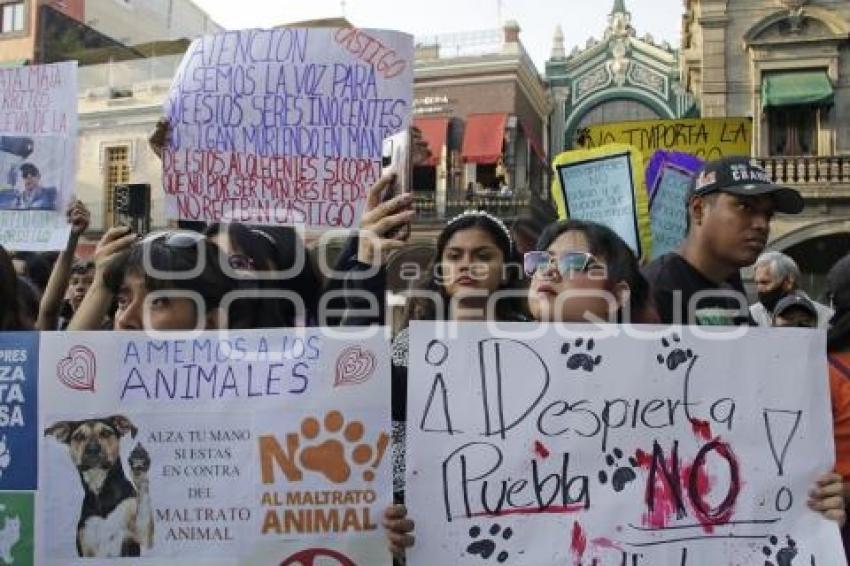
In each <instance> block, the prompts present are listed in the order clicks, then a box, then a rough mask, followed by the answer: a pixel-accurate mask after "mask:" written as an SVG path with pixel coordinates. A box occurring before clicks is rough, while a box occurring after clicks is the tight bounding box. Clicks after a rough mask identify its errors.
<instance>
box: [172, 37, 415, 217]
mask: <svg viewBox="0 0 850 566" xmlns="http://www.w3.org/2000/svg"><path fill="white" fill-rule="evenodd" d="M412 91H413V40H412V37H411V36H410V35H407V34H403V33H399V32H392V31H386V30H360V29H354V28H339V29H333V28H309V29H307V28H303V29H302V28H277V29H272V30H243V31H235V32H226V33H222V34H218V35H213V36H207V37H204V38H201V39H197V40H195V41H194V42H193V43H192V45H191V46H190V47H189V50H188V51H187V52H186V55H185V57H184V59H183V62H182V63H181V66H180V68H179V69H178V71H177V74H176V77H175V79H174V83H173V85H172V88H171V91H170V93H169V96H168V99H167V101H166V104H165V112H166V115H167V116H168V118H169V120H170V122H171V124H172V127H173V131H172V137H171V146H170V147H169V148H167V149H166V150H165V151H164V152H163V187H164V188H165V192H166V205H167V215H168V218H171V219H180V220H196V221H207V222H219V221H233V222H244V223H251V224H271V225H305V226H306V227H308V228H313V229H316V230H327V229H332V228H351V227H354V226H356V225H357V223H358V222H359V219H360V214H361V212H362V208H363V204H364V202H365V196H366V192H367V190H368V188H369V187H370V186H371V185H372V184H373V183H374V182H375V181H376V180H377V179H378V178H379V177H380V172H381V146H382V142H383V140H384V138H386V137H388V136H390V135H392V134H394V133H396V132H398V131H400V130H402V129H403V128H407V127H408V126H409V123H410V115H411V97H412Z"/></svg>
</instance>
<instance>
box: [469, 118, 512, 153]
mask: <svg viewBox="0 0 850 566" xmlns="http://www.w3.org/2000/svg"><path fill="white" fill-rule="evenodd" d="M507 121H508V115H507V114H504V113H499V114H470V115H469V116H467V118H466V128H465V130H464V132H463V148H462V149H461V157H463V160H464V161H465V162H467V163H479V164H482V165H489V164H492V163H496V162H497V161H499V158H500V157H502V140H504V138H505V124H506V123H507Z"/></svg>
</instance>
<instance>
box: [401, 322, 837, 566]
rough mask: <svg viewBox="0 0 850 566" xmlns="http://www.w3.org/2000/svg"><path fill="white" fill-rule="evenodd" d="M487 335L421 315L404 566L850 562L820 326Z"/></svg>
mask: <svg viewBox="0 0 850 566" xmlns="http://www.w3.org/2000/svg"><path fill="white" fill-rule="evenodd" d="M606 326H607V325H606ZM488 328H490V325H487V324H485V323H469V324H466V325H464V326H463V328H462V329H461V331H460V332H459V335H458V336H457V337H453V338H452V339H451V340H447V339H445V338H443V337H444V336H445V335H446V334H447V331H446V328H445V327H442V326H440V325H439V324H438V323H425V322H421V323H414V324H413V327H412V331H411V337H410V340H411V350H410V356H411V357H410V372H411V373H410V379H409V380H408V386H407V387H408V392H407V402H408V412H407V457H408V462H407V493H406V503H407V506H408V509H409V510H410V514H411V516H412V517H411V518H412V519H414V520H415V521H416V533H415V534H416V545H415V547H414V548H413V550H412V552H410V553H409V554H408V563H409V564H411V565H426V564H470V565H474V564H480V563H481V560H482V559H490V560H491V562H493V563H505V564H524V565H529V566H536V565H539V566H543V565H550V564H571V565H574V566H579V565H582V564H584V565H591V564H598V565H600V566H601V565H614V564H616V565H622V564H627V565H643V564H647V565H650V564H651V565H660V564H675V565H677V566H680V565H681V566H693V565H705V566H715V565H717V564H771V565H783V564H787V565H791V564H797V563H799V564H805V565H807V566H808V565H817V566H824V565H844V564H846V562H845V560H844V553H843V552H842V547H841V541H840V537H839V533H838V528H837V526H836V523H833V522H831V521H828V520H826V519H824V518H823V517H822V516H821V515H819V514H818V513H816V512H814V511H812V510H810V509H809V508H808V506H807V504H806V502H807V499H808V492H809V490H810V489H811V488H812V487H813V485H814V482H815V479H816V478H817V477H818V476H820V475H821V474H822V473H824V472H828V471H830V470H832V468H833V462H834V446H833V441H832V428H831V423H830V418H831V411H830V402H829V390H828V386H827V368H826V356H825V355H824V352H825V346H826V344H825V336H824V333H822V332H813V331H811V330H803V329H786V330H779V331H777V330H775V329H773V330H769V329H751V330H749V331H748V332H746V333H745V334H743V335H742V332H741V329H735V328H726V329H723V331H724V332H725V333H727V334H725V336H726V338H725V339H723V338H719V337H718V335H717V334H716V333H713V334H712V336H710V337H709V336H706V335H705V333H704V332H703V333H700V332H699V329H698V328H697V327H690V328H689V327H686V328H685V329H684V331H683V332H682V333H680V334H675V333H670V332H669V329H666V328H663V327H651V326H650V327H641V328H640V332H642V333H644V336H642V337H636V336H634V335H633V334H634V333H635V332H638V330H637V329H635V328H634V327H623V326H613V325H612V326H607V328H605V329H604V330H600V328H601V327H594V326H590V325H544V326H540V325H532V324H512V325H511V324H503V325H501V328H502V330H503V331H504V332H500V334H499V335H494V334H491V332H489V331H488ZM494 332H495V331H494ZM603 332H604V334H603ZM594 334H596V335H594ZM733 338H734V339H733ZM795 557H796V558H797V560H796V561H795V560H794V558H795Z"/></svg>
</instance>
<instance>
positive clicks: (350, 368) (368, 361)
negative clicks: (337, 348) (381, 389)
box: [334, 346, 375, 387]
mask: <svg viewBox="0 0 850 566" xmlns="http://www.w3.org/2000/svg"><path fill="white" fill-rule="evenodd" d="M373 371H375V354H373V353H372V352H370V351H368V350H364V349H362V348H361V347H360V346H350V347H348V348H346V349H345V350H343V351H342V352H340V354H339V357H338V358H337V359H336V379H334V387H339V386H340V385H356V384H358V383H363V382H364V381H366V380H368V379H369V378H370V377H372V372H373Z"/></svg>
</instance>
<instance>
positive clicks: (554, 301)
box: [384, 220, 845, 557]
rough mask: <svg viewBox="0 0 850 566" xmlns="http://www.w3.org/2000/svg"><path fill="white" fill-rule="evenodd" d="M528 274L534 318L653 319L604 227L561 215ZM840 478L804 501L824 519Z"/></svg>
mask: <svg viewBox="0 0 850 566" xmlns="http://www.w3.org/2000/svg"><path fill="white" fill-rule="evenodd" d="M523 267H524V271H525V273H526V276H528V277H531V284H530V286H529V289H528V306H529V311H530V312H531V315H532V316H533V317H534V319H535V320H539V321H542V322H567V323H583V322H589V321H591V320H594V318H596V319H601V320H602V321H611V322H626V321H630V322H633V323H656V322H658V315H657V313H656V312H655V309H654V308H653V306H652V300H651V295H650V293H649V285H648V284H647V281H646V279H644V277H643V276H642V275H641V273H640V270H639V268H638V261H637V258H636V257H635V256H634V254H633V253H632V252H631V249H630V248H629V247H628V245H627V244H626V243H625V242H624V241H623V239H622V238H620V237H619V236H618V235H617V234H616V233H614V232H613V231H612V230H610V229H609V228H607V227H605V226H602V225H600V224H597V223H594V222H584V221H579V220H566V221H560V222H555V223H553V224H550V225H549V226H548V227H547V228H546V229H545V230H544V231H543V233H542V234H541V235H540V238H539V239H538V242H537V250H536V251H533V252H528V253H526V254H525V256H524V258H523ZM841 492H842V482H841V477H840V476H838V475H836V474H833V473H828V474H824V475H823V476H822V477H821V478H819V479H818V480H817V482H816V483H815V485H814V486H813V487H812V489H811V491H810V493H809V495H810V499H809V506H810V507H811V508H812V509H814V510H815V511H818V512H820V513H821V514H822V515H824V516H825V517H826V518H828V519H832V520H835V521H837V522H839V523H843V522H844V519H845V513H844V498H843V497H842V494H841ZM384 527H385V529H386V531H387V538H388V541H389V547H390V550H391V552H393V554H394V555H396V556H397V557H403V556H404V552H405V549H406V548H410V547H411V546H413V544H414V537H413V529H414V522H413V520H411V519H409V518H408V517H407V510H406V508H405V507H404V506H402V505H394V506H393V507H391V508H390V509H388V510H387V512H386V513H385V516H384Z"/></svg>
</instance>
